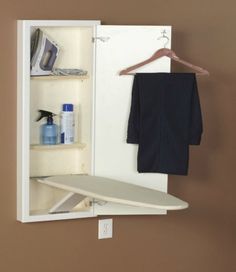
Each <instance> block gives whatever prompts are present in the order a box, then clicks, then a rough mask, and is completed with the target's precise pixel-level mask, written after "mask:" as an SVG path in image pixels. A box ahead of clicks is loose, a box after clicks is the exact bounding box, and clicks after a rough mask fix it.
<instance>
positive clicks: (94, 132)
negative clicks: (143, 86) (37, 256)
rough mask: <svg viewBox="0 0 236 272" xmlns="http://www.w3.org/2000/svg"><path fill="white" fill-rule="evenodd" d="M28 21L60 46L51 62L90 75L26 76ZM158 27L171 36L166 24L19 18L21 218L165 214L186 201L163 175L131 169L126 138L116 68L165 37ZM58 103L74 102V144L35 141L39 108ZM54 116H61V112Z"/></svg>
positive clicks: (123, 89) (126, 94)
mask: <svg viewBox="0 0 236 272" xmlns="http://www.w3.org/2000/svg"><path fill="white" fill-rule="evenodd" d="M33 28H40V29H41V30H43V31H44V32H45V33H46V34H47V35H48V36H50V37H51V38H52V39H53V40H54V41H56V42H57V43H58V45H59V46H60V48H61V50H60V54H59V57H58V59H57V61H56V65H55V66H56V67H59V68H82V69H84V70H87V71H88V75H87V76H82V77H79V76H77V77H76V76H75V77H60V76H57V77H56V76H43V77H31V76H30V39H31V37H30V35H31V32H32V29H33ZM163 30H166V35H167V36H168V37H169V40H171V27H170V26H109V25H100V21H80V20H78V21H44V20H43V21H31V20H23V21H22V20H21V21H18V67H17V72H18V78H17V82H18V98H17V101H18V102H17V103H18V104H17V107H18V110H17V219H18V220H19V221H21V222H34V221H47V220H60V219H72V218H83V217H93V216H97V215H101V214H103V215H114V214H165V213H166V210H168V209H183V208H186V207H187V206H188V205H187V203H186V202H184V201H181V200H179V199H177V198H173V197H172V196H170V195H168V194H167V175H165V174H138V173H137V171H136V152H137V146H136V145H131V144H127V143H126V130H127V121H128V115H129V108H130V102H131V88H132V81H133V78H132V76H119V71H120V70H122V69H123V68H125V67H128V66H130V65H132V64H135V63H137V62H139V61H142V60H144V59H146V58H148V57H149V56H150V55H151V54H152V53H154V52H155V51H156V50H157V49H159V48H161V47H163V45H164V44H165V42H166V40H162V39H158V38H159V37H160V36H161V35H162V34H161V32H162V31H163ZM167 47H170V43H169V44H168V45H167ZM139 71H142V72H151V71H155V72H158V71H161V72H170V60H169V59H168V58H162V59H159V60H158V61H155V62H153V63H151V64H149V65H147V66H144V67H143V68H142V69H139ZM63 103H72V104H74V107H75V116H76V125H75V128H76V133H75V138H76V142H75V144H72V145H59V144H58V145H54V146H45V145H40V143H39V126H40V125H41V124H42V123H40V122H38V123H36V122H35V119H36V117H37V111H38V109H44V110H49V111H52V112H55V113H56V114H60V111H61V106H62V104H63ZM55 122H56V123H58V124H59V117H56V118H55ZM97 177H103V178H104V179H102V180H101V178H97ZM113 180H119V181H121V183H117V184H116V183H113V182H114V181H113ZM116 185H117V187H116ZM127 186H128V187H127ZM140 186H142V187H145V188H146V189H145V188H141V187H140ZM112 188H114V190H113V189H112ZM140 190H141V191H140ZM142 190H143V191H142ZM153 193H154V195H153ZM158 194H159V195H158ZM158 199H159V200H158ZM158 201H159V202H158ZM168 201H169V202H168ZM168 203H169V204H168Z"/></svg>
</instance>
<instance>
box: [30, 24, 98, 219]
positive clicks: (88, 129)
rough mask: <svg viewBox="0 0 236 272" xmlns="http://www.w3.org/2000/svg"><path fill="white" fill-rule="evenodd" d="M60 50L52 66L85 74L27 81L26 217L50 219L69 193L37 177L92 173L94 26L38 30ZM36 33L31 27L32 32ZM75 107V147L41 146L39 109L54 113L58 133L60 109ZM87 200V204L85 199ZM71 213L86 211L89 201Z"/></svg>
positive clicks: (37, 78) (44, 77)
mask: <svg viewBox="0 0 236 272" xmlns="http://www.w3.org/2000/svg"><path fill="white" fill-rule="evenodd" d="M40 29H41V30H42V31H43V32H44V33H45V34H46V35H47V36H48V37H50V39H52V40H53V41H55V42H56V43H57V44H58V46H59V47H60V51H59V55H58V57H57V60H56V63H55V65H54V67H56V68H70V69H71V68H75V69H83V70H86V71H87V72H88V74H87V76H85V77H83V76H82V77H81V78H80V77H66V76H64V77H63V76H58V77H53V76H43V77H35V76H34V77H31V79H30V95H29V96H30V109H29V111H30V119H29V134H30V135H29V139H30V148H29V149H30V151H29V164H30V165H29V171H30V173H29V176H30V185H29V191H30V200H29V210H30V215H36V214H41V215H43V214H48V211H49V210H50V208H51V207H52V206H53V205H54V204H55V203H57V202H58V201H59V200H60V199H61V198H62V197H64V196H65V195H66V194H67V193H68V192H66V191H64V190H60V189H56V188H52V187H50V186H47V185H43V184H40V183H38V182H37V181H36V179H37V177H46V176H53V175H70V174H91V171H92V170H91V169H92V133H93V132H92V120H93V116H92V112H93V110H92V109H93V91H92V90H93V43H92V35H93V28H92V27H84V26H82V27H40ZM34 30H35V28H34V27H31V33H32V32H33V31H34ZM64 103H71V104H73V105H74V116H75V144H72V145H70V146H69V145H55V146H41V145H40V126H41V125H42V124H44V123H45V122H46V120H45V119H43V120H40V121H39V122H36V118H37V117H38V110H39V109H43V110H47V111H51V112H53V113H55V114H56V115H57V116H55V117H54V122H55V123H56V124H57V125H58V126H59V130H60V113H61V111H62V104H64ZM86 201H87V200H86ZM86 201H85V202H84V203H82V204H80V205H78V207H76V208H75V209H76V210H78V211H88V210H89V209H90V207H89V202H88V201H87V202H86Z"/></svg>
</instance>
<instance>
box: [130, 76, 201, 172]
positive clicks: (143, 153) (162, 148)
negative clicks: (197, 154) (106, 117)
mask: <svg viewBox="0 0 236 272" xmlns="http://www.w3.org/2000/svg"><path fill="white" fill-rule="evenodd" d="M201 134H202V115H201V107H200V101H199V95H198V89H197V81H196V76H195V74H194V73H137V74H136V75H135V76H134V81H133V88H132V100H131V109H130V115H129V121H128V135H127V143H131V144H138V145H139V148H138V158H137V170H138V172H140V173H145V172H149V173H166V174H177V175H187V173H188V161H189V145H198V144H200V141H201Z"/></svg>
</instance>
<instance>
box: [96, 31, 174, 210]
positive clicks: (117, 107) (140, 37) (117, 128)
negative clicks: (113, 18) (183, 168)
mask: <svg viewBox="0 0 236 272" xmlns="http://www.w3.org/2000/svg"><path fill="white" fill-rule="evenodd" d="M164 29H165V30H166V32H167V34H166V35H167V36H168V37H169V40H171V27H170V26H98V27H97V37H106V38H107V39H104V40H103V41H102V40H101V39H95V40H96V43H97V44H96V95H95V137H94V139H95V150H94V151H95V153H94V174H95V175H96V176H104V177H108V178H114V179H117V180H121V181H124V182H129V183H133V184H137V185H141V186H145V187H149V188H153V189H157V190H160V191H164V192H166V191H167V175H165V174H149V173H148V174H147V173H145V174H139V173H138V172H137V148H138V147H137V145H133V144H127V143H126V134H127V123H128V116H129V110H130V103H131V90H132V82H133V76H119V71H120V70H122V69H124V68H126V67H128V66H131V65H133V64H136V63H138V62H140V61H143V60H145V59H147V58H148V57H150V56H151V55H152V54H153V53H154V52H155V51H156V50H158V49H159V48H162V47H163V46H164V44H165V43H166V39H165V38H163V39H158V38H159V37H160V36H162V33H161V31H163V30H164ZM169 46H170V42H169V44H168V45H167V47H169ZM169 71H170V59H169V58H165V57H164V58H161V59H159V60H156V61H155V62H153V63H151V64H148V65H146V66H143V67H142V68H139V70H138V72H169ZM107 212H108V213H109V214H119V213H122V214H126V213H127V214H132V213H137V211H134V210H132V209H126V207H123V206H122V205H113V204H106V205H104V206H98V205H97V206H96V207H95V213H97V214H105V213H107ZM149 212H150V213H153V211H148V210H142V211H141V210H140V213H143V214H146V213H149ZM156 213H165V211H160V212H156Z"/></svg>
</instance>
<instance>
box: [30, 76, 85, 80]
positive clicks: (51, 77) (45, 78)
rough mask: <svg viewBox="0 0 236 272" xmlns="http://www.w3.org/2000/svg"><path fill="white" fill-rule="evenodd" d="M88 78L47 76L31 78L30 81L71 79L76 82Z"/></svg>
mask: <svg viewBox="0 0 236 272" xmlns="http://www.w3.org/2000/svg"><path fill="white" fill-rule="evenodd" d="M88 78H89V76H88V75H85V76H54V75H49V76H31V77H30V79H31V80H71V79H76V80H84V79H88Z"/></svg>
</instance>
